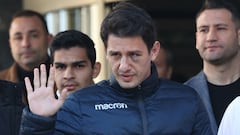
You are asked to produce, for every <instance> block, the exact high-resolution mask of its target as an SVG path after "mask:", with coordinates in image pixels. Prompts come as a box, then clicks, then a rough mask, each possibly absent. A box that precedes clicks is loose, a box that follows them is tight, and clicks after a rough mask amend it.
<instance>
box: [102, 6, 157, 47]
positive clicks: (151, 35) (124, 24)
mask: <svg viewBox="0 0 240 135" xmlns="http://www.w3.org/2000/svg"><path fill="white" fill-rule="evenodd" d="M100 34H101V38H102V40H103V42H104V45H105V47H107V41H108V36H109V35H110V34H113V35H115V36H118V37H134V36H140V37H142V39H143V41H144V42H145V43H146V44H147V48H148V50H149V51H150V50H151V48H152V47H153V44H154V42H155V40H156V29H155V26H154V24H153V20H152V18H151V17H150V15H149V14H148V13H147V12H146V11H144V10H143V9H141V8H139V7H137V6H135V5H133V4H131V3H129V2H120V3H118V4H117V5H116V6H115V7H114V8H113V9H112V11H111V12H110V13H109V14H108V15H107V16H106V17H105V19H104V20H103V22H102V25H101V32H100Z"/></svg>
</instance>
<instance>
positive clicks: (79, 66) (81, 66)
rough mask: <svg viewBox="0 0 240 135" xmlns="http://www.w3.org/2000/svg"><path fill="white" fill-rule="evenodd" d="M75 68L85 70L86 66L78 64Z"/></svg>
mask: <svg viewBox="0 0 240 135" xmlns="http://www.w3.org/2000/svg"><path fill="white" fill-rule="evenodd" d="M75 67H76V68H83V67H85V65H82V64H78V65H76V66H75Z"/></svg>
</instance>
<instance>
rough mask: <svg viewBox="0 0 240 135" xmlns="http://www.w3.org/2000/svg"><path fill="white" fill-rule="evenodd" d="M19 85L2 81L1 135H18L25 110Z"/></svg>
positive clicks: (0, 98) (0, 106) (0, 90)
mask: <svg viewBox="0 0 240 135" xmlns="http://www.w3.org/2000/svg"><path fill="white" fill-rule="evenodd" d="M22 89H23V87H20V86H19V85H18V84H15V83H12V82H8V81H3V80H0V134H2V135H18V133H19V127H20V122H21V115H22V109H23V106H24V105H23V103H22V94H21V90H22Z"/></svg>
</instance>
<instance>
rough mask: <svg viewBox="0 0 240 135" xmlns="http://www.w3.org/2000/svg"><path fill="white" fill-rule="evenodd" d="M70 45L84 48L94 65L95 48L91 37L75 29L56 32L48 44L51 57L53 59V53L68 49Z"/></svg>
mask: <svg viewBox="0 0 240 135" xmlns="http://www.w3.org/2000/svg"><path fill="white" fill-rule="evenodd" d="M72 47H80V48H84V49H86V53H87V56H88V58H89V60H90V62H91V65H92V67H94V65H95V62H96V50H95V48H94V42H93V41H92V39H91V38H90V37H89V36H88V35H86V34H84V33H82V32H80V31H77V30H67V31H63V32H60V33H58V34H57V35H56V36H55V37H54V39H53V41H52V42H51V45H50V51H51V58H52V61H53V59H54V53H55V51H56V50H60V49H70V48H72Z"/></svg>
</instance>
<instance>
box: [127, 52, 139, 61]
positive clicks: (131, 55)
mask: <svg viewBox="0 0 240 135" xmlns="http://www.w3.org/2000/svg"><path fill="white" fill-rule="evenodd" d="M140 56H141V54H139V53H136V52H132V53H130V57H131V59H132V60H133V61H136V60H138V58H139V57H140Z"/></svg>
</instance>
